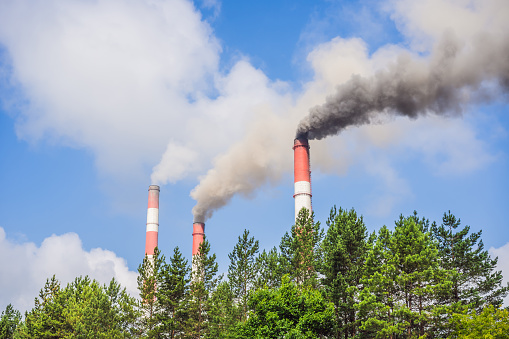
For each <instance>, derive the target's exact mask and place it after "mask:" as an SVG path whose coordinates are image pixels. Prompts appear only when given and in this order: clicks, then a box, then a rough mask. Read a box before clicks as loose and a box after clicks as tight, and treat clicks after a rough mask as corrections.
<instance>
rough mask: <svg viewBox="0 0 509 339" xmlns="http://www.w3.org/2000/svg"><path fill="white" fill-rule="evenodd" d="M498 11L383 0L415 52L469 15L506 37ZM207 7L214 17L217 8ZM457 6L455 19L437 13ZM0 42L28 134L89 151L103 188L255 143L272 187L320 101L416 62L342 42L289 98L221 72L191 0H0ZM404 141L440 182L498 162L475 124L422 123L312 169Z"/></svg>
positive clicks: (315, 55) (319, 51)
mask: <svg viewBox="0 0 509 339" xmlns="http://www.w3.org/2000/svg"><path fill="white" fill-rule="evenodd" d="M500 1H504V0H500ZM500 1H497V0H490V1H486V2H481V1H474V2H473V3H474V5H472V6H470V5H469V4H470V2H465V1H452V0H451V1H446V0H441V1H439V0H433V1H429V2H424V3H423V4H421V3H419V2H412V1H389V2H388V4H389V5H388V6H387V8H388V10H389V11H390V13H391V15H392V16H393V18H394V19H395V20H396V21H397V23H398V24H399V27H400V28H401V30H402V31H403V33H404V34H406V35H407V36H408V37H409V39H411V40H412V41H413V42H414V44H415V45H422V46H424V47H422V48H428V47H429V45H426V44H425V43H424V42H423V41H424V40H425V38H426V39H428V40H429V41H431V42H433V41H435V39H436V38H437V37H438V36H439V33H440V34H441V32H442V31H443V29H445V28H446V27H449V26H451V27H453V28H454V29H456V30H457V33H458V34H464V35H468V34H471V33H469V32H470V30H471V28H470V27H468V25H464V22H465V21H468V20H471V19H472V16H475V18H476V19H475V20H474V22H475V25H474V26H475V27H477V28H479V27H484V28H486V29H500V27H506V26H507V24H506V23H505V22H506V20H505V21H504V20H503V18H504V17H503V16H502V15H501V14H498V12H497V11H496V8H497V5H498V7H504V10H502V11H501V12H504V11H505V10H506V8H505V7H507V6H500V4H501V2H500ZM202 4H203V6H205V7H207V8H213V9H214V10H217V11H219V8H220V3H219V2H218V1H215V0H212V1H208V0H207V1H203V2H202ZM460 7H461V8H463V9H462V10H458V13H459V14H458V16H457V17H455V16H454V15H453V17H454V20H452V21H451V20H449V18H450V17H447V16H444V15H442V14H440V15H435V12H436V11H438V10H440V11H442V10H443V11H444V13H449V12H450V11H456V9H458V8H460ZM440 13H442V12H440ZM493 18H495V19H494V20H495V21H494V22H495V23H492V21H490V20H491V19H493ZM488 19H490V20H488ZM472 20H473V19H472ZM448 25H449V26H448ZM494 27H495V28H494ZM424 37H425V38H424ZM0 42H1V43H2V44H3V46H5V48H6V50H7V52H8V54H9V56H10V59H11V60H12V64H10V65H7V66H12V73H11V74H10V76H11V80H13V81H15V82H17V83H19V84H20V86H21V88H22V91H23V97H20V98H18V99H19V100H20V101H23V100H26V102H27V104H26V105H25V106H24V107H23V109H22V110H21V112H20V116H19V117H18V121H17V126H18V135H19V136H20V137H22V138H24V139H27V140H31V141H38V140H41V139H42V140H48V139H49V140H52V141H54V142H58V143H64V144H67V145H72V146H75V147H80V148H84V149H87V150H90V151H91V152H92V153H93V154H94V156H95V159H96V164H97V167H98V170H99V173H101V174H103V175H105V176H106V177H107V179H108V180H110V179H113V180H117V181H118V180H125V179H126V178H128V179H129V180H143V179H140V178H146V180H148V173H146V171H147V168H153V169H154V174H153V176H152V179H153V180H154V181H157V182H159V183H162V184H165V183H173V182H175V181H177V180H181V179H184V178H192V179H195V178H197V177H199V176H200V175H203V174H204V173H206V172H207V170H209V169H210V167H211V166H212V164H219V163H221V164H225V157H227V154H241V153H242V152H239V151H238V147H239V146H238V145H245V146H246V143H249V142H258V141H259V140H260V139H259V138H258V136H261V137H263V138H265V140H264V144H266V145H269V146H270V152H266V153H265V156H266V158H265V159H264V160H263V161H261V163H264V162H266V161H270V162H271V163H273V166H261V167H262V169H263V170H266V171H275V173H267V178H266V180H258V182H260V183H265V182H267V181H271V180H273V178H277V177H278V176H279V175H280V174H281V172H282V171H290V170H291V159H290V157H289V156H288V150H289V146H288V145H289V144H290V147H291V140H292V138H293V135H294V129H295V127H296V125H297V122H298V121H299V120H300V118H301V117H303V116H304V115H305V114H307V112H308V110H309V108H310V107H312V106H314V105H318V104H321V103H323V102H324V100H325V98H326V96H327V95H329V94H331V93H333V92H334V90H335V87H336V86H337V85H339V84H341V83H344V82H345V81H347V80H348V79H349V78H350V77H351V75H352V74H360V75H370V74H373V72H375V71H376V70H379V69H383V68H384V67H387V65H388V64H389V63H391V62H393V61H394V60H395V58H396V57H397V55H399V54H401V53H404V54H406V55H410V56H412V57H414V58H419V57H418V56H417V55H416V53H414V52H413V51H406V50H405V49H404V48H403V47H401V46H394V45H386V46H382V47H381V48H380V49H378V50H377V51H375V52H374V53H371V54H370V53H369V52H368V47H367V45H366V43H365V42H364V41H362V40H361V39H356V38H353V39H343V38H340V37H337V38H334V39H332V40H331V41H329V42H326V43H323V44H320V45H318V46H316V47H315V49H314V50H312V51H311V52H310V53H309V55H308V56H307V61H308V62H309V64H310V66H311V67H312V70H313V72H314V78H313V80H312V81H310V82H308V83H305V84H303V89H302V91H300V92H292V91H291V87H290V86H288V84H286V83H284V82H281V81H272V80H271V79H269V78H267V76H266V75H265V74H264V73H263V72H262V71H261V70H259V69H256V68H254V67H253V66H252V65H251V64H250V63H249V60H248V59H247V58H242V59H241V60H239V61H237V62H236V63H235V64H234V65H233V66H232V67H231V68H229V69H226V70H222V69H220V68H219V60H220V57H221V46H220V44H219V42H218V40H217V39H216V37H215V36H214V34H213V31H212V29H211V28H210V26H209V25H208V24H207V22H205V21H204V20H203V18H202V15H201V13H200V12H199V11H198V10H197V9H196V8H195V7H194V5H193V3H192V2H190V1H186V0H172V1H157V2H154V1H150V0H145V1H136V2H132V1H128V0H113V1H109V0H98V1H93V2H83V1H72V0H69V1H65V2H62V1H57V0H48V1H42V0H20V1H16V2H0ZM422 48H421V47H419V48H415V49H416V50H419V51H420V50H422ZM423 58H424V57H423ZM4 66H5V65H4ZM452 124H455V125H454V126H452ZM444 125H445V127H444ZM442 132H448V133H442ZM356 143H357V144H358V145H357V146H354V147H352V146H351V145H352V144H356ZM396 145H400V146H401V145H406V146H405V147H406V148H405V147H403V149H407V150H408V149H409V150H411V151H413V152H419V153H421V154H424V159H425V161H426V162H427V163H428V164H429V166H430V167H431V168H432V169H433V171H435V172H436V173H439V174H440V173H441V174H448V173H456V172H457V171H463V172H465V171H467V172H468V171H474V170H476V169H478V168H480V167H482V166H484V165H485V164H487V163H489V162H490V161H492V159H493V157H492V156H491V155H489V152H488V151H487V147H486V146H485V145H484V144H483V142H481V141H480V140H479V139H478V138H477V137H476V134H475V128H474V127H473V126H471V125H468V124H466V123H461V122H460V121H458V120H456V121H454V122H452V123H451V124H448V123H443V121H441V120H433V119H431V120H430V119H427V118H426V119H424V120H423V121H422V122H420V121H418V122H408V121H406V122H402V121H400V120H397V121H395V122H393V123H390V124H387V125H383V126H382V125H380V126H378V125H377V126H367V127H362V128H360V129H359V130H358V131H357V132H355V133H345V135H342V136H341V137H340V138H331V139H329V140H326V141H322V142H317V143H314V144H313V151H312V152H313V156H312V157H313V167H314V169H319V170H322V171H325V172H328V173H345V172H346V169H347V167H348V166H349V165H350V164H351V163H353V162H356V161H363V157H364V156H365V154H366V153H363V152H364V151H363V150H365V151H368V150H369V149H378V150H380V149H384V147H387V146H391V147H392V148H394V146H396ZM247 148H249V147H248V146H246V149H247ZM251 149H256V147H255V148H251ZM353 150H355V151H353ZM283 154H284V155H283ZM290 155H291V154H290ZM389 155H390V154H389V153H387V154H380V155H379V156H378V159H379V160H380V161H382V162H384V161H385V164H386V166H387V167H386V169H385V170H384V173H386V175H385V177H386V178H389V177H392V178H393V179H391V180H396V179H395V174H396V173H397V171H396V170H394V169H392V170H391V169H390V167H391V163H390V161H388V160H384V159H383V157H384V156H385V157H387V156H389ZM214 159H215V160H214ZM338 159H339V160H338ZM253 161H254V160H253ZM255 162H256V161H255ZM258 163H260V161H258ZM243 166H244V167H245V168H248V167H249V166H248V165H247V164H246V163H243ZM223 167H224V168H230V167H229V166H223ZM229 170H230V171H232V169H231V168H230V169H229ZM391 171H392V172H391ZM234 172H235V174H236V177H237V178H238V180H246V178H244V177H242V175H241V174H240V173H238V171H237V170H234ZM390 173H393V174H391V175H389V174H390ZM377 175H382V173H379V174H377ZM269 178H271V179H270V180H269ZM258 179H260V178H258ZM391 180H389V181H391ZM399 180H404V179H403V178H400V179H399ZM389 181H387V182H389ZM111 184H113V183H112V182H111V181H109V185H111ZM254 186H256V185H254ZM115 191H117V190H115ZM118 191H120V190H118ZM404 191H405V193H404V194H410V192H408V190H404ZM393 193H394V192H393ZM393 193H391V195H392V194H393ZM248 195H249V194H248ZM116 198H117V199H122V197H116ZM397 200H398V199H396V198H395V200H394V201H397Z"/></svg>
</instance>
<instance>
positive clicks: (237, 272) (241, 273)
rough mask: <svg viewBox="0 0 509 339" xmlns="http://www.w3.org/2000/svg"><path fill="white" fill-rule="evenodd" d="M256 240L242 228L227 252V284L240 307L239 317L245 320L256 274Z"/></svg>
mask: <svg viewBox="0 0 509 339" xmlns="http://www.w3.org/2000/svg"><path fill="white" fill-rule="evenodd" d="M259 247H260V246H259V243H258V240H256V241H255V239H254V237H249V231H248V230H244V234H243V235H242V237H239V240H238V242H237V244H236V245H235V247H234V248H233V251H232V252H231V253H230V254H228V257H229V258H230V266H229V267H228V280H229V286H230V288H231V290H232V292H233V294H234V297H235V301H236V303H237V304H238V305H239V308H240V312H239V315H240V319H239V320H245V319H246V315H247V300H248V297H249V292H250V291H251V290H252V288H253V286H254V283H255V278H256V276H257V274H258V267H259V266H258V264H257V261H256V255H257V254H258V249H259Z"/></svg>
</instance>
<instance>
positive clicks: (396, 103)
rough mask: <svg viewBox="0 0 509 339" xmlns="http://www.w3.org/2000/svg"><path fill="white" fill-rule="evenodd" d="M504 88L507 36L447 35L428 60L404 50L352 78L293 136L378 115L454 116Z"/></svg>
mask: <svg viewBox="0 0 509 339" xmlns="http://www.w3.org/2000/svg"><path fill="white" fill-rule="evenodd" d="M508 33H509V32H508ZM508 90H509V35H508V34H504V35H502V34H500V35H489V34H487V33H486V34H481V35H478V36H477V37H476V39H475V40H474V41H472V42H471V43H466V42H465V41H459V40H458V39H456V38H455V37H454V36H452V35H451V34H447V35H445V36H444V37H443V39H442V40H441V41H440V43H438V44H437V45H436V46H435V48H434V51H433V53H432V55H431V56H430V57H429V58H427V60H425V59H424V58H423V59H420V58H416V57H412V56H410V55H409V54H403V55H400V56H399V57H398V59H397V60H395V62H394V63H393V64H391V65H390V66H388V67H387V68H386V69H384V70H382V71H379V72H378V73H376V74H374V75H373V76H371V77H360V76H353V77H352V78H351V79H350V80H349V81H348V82H346V83H345V84H343V85H341V86H339V87H338V89H337V92H336V94H335V95H333V96H331V97H328V98H327V99H326V102H325V104H323V105H321V106H315V107H313V108H312V109H310V112H309V115H308V116H306V117H305V118H304V119H303V120H301V122H300V123H299V125H298V128H297V137H307V138H309V139H323V138H325V137H327V136H331V135H336V134H338V133H340V132H341V131H342V130H343V129H345V128H347V127H349V126H359V125H365V124H369V123H371V122H373V120H375V119H376V117H377V116H378V115H379V114H380V113H387V114H392V115H400V116H407V117H409V118H417V117H418V116H420V115H424V114H427V113H430V112H433V113H435V114H439V115H443V114H458V113H461V111H462V110H463V106H464V105H465V104H466V103H468V102H472V101H474V102H488V101H490V100H493V99H494V98H497V97H499V96H500V95H501V94H502V95H504V96H506V95H507V93H508Z"/></svg>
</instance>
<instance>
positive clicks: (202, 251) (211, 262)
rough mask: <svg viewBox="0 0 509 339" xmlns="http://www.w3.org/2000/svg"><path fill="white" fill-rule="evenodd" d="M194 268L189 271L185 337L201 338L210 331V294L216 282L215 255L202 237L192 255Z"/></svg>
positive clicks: (216, 266) (216, 267)
mask: <svg viewBox="0 0 509 339" xmlns="http://www.w3.org/2000/svg"><path fill="white" fill-rule="evenodd" d="M193 265H194V266H195V270H194V271H193V272H191V275H192V277H191V297H190V298H189V300H188V303H187V305H186V308H187V312H188V318H187V321H186V323H185V330H184V332H185V338H193V339H195V338H196V339H198V338H203V337H205V336H207V335H208V334H209V332H210V328H209V325H210V319H209V315H210V314H209V310H210V307H211V303H210V300H209V299H210V298H209V297H210V295H211V293H212V292H213V291H214V290H215V288H216V286H217V284H218V280H219V279H218V278H217V277H216V275H217V271H218V265H217V262H216V255H215V254H210V243H209V242H208V241H207V240H206V239H204V240H203V242H202V243H201V244H200V247H199V248H198V254H196V255H194V257H193Z"/></svg>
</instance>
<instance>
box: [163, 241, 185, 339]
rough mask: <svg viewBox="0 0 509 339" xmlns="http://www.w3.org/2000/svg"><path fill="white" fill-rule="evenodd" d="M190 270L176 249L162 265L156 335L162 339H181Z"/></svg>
mask: <svg viewBox="0 0 509 339" xmlns="http://www.w3.org/2000/svg"><path fill="white" fill-rule="evenodd" d="M190 272H191V268H190V267H189V265H188V262H187V260H186V259H185V258H184V256H183V255H182V253H181V252H180V250H179V248H178V247H175V249H174V250H173V256H172V257H170V262H169V263H168V264H166V263H163V264H162V266H161V269H160V271H159V274H158V278H157V289H156V305H157V307H156V309H157V313H156V315H155V319H156V320H157V325H156V333H157V335H158V336H159V337H164V338H183V336H184V322H185V320H186V319H187V311H186V303H187V301H188V298H189V282H190V280H191V279H190V278H189V273H190Z"/></svg>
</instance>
